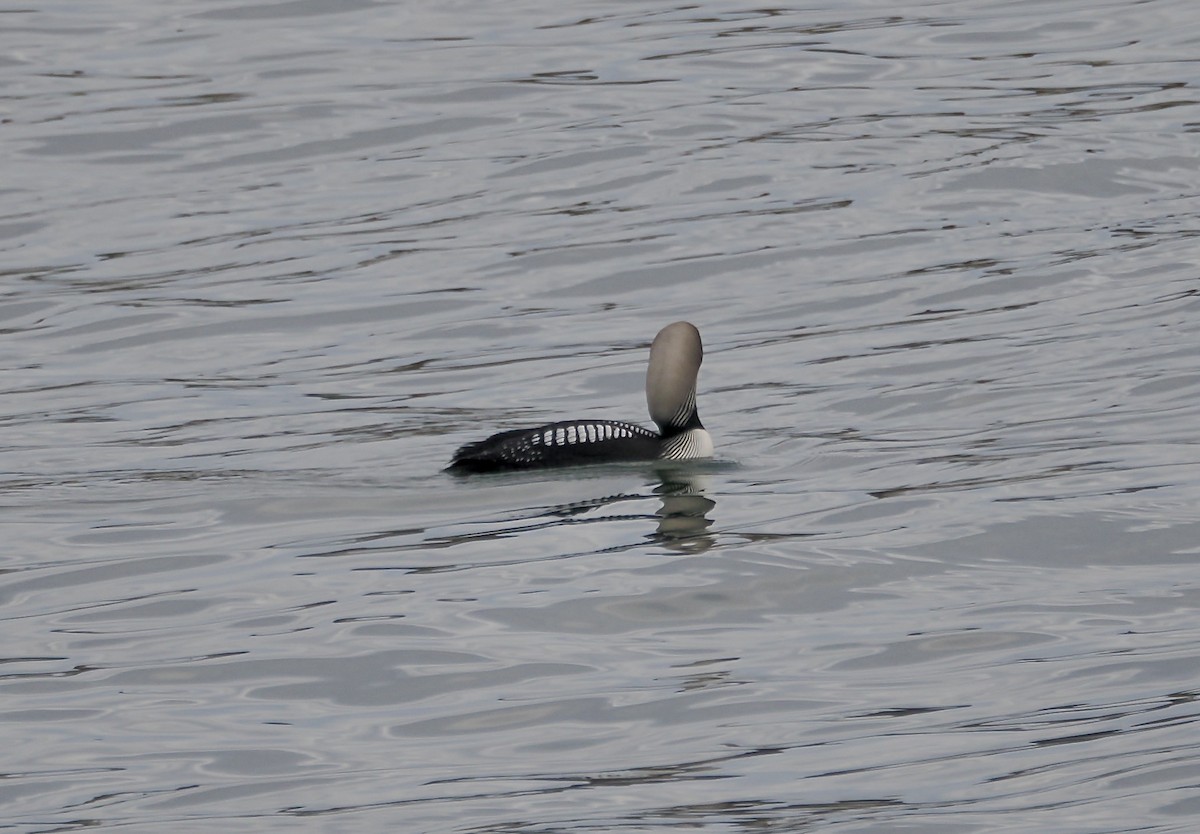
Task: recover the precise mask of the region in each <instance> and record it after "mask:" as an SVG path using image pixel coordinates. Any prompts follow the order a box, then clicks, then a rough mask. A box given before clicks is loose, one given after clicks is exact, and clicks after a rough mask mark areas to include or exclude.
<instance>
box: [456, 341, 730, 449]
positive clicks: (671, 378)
mask: <svg viewBox="0 0 1200 834" xmlns="http://www.w3.org/2000/svg"><path fill="white" fill-rule="evenodd" d="M703 359H704V348H703V346H702V345H701V343H700V331H699V330H697V329H696V327H695V326H694V325H692V324H689V323H688V322H686V321H677V322H675V323H674V324H669V325H667V326H666V327H664V328H663V329H662V330H660V331H659V332H658V335H657V336H655V337H654V344H652V345H651V346H650V365H649V367H648V368H647V369H646V404H647V405H648V406H649V408H650V417H651V419H653V420H654V422H655V423H656V424H657V425H658V429H659V430H658V431H657V432H654V431H651V430H649V429H646V428H643V427H642V426H639V425H637V424H635V423H626V422H622V421H620V420H567V421H564V422H559V423H549V424H547V425H544V426H538V427H537V428H532V429H515V430H513V431H505V432H500V433H499V434H494V435H492V436H491V437H489V438H487V439H486V440H480V441H477V442H475V443H468V444H467V445H466V446H463V447H462V448H461V449H459V450H458V451H457V452H455V453H454V459H453V460H452V461H451V462H450V469H451V471H457V472H491V471H496V470H502V469H538V468H543V467H549V466H572V465H575V464H583V463H604V462H609V461H639V460H659V459H662V460H690V459H693V458H707V457H712V453H713V442H712V437H710V436H709V434H708V432H707V431H706V430H705V428H704V426H703V425H702V424H701V422H700V417H699V415H698V414H697V413H696V375H697V374H698V373H699V372H700V363H701V362H702V361H703Z"/></svg>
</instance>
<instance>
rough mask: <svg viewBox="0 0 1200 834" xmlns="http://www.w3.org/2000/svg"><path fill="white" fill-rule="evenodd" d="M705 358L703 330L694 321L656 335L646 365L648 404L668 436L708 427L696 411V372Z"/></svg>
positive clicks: (677, 325) (670, 325)
mask: <svg viewBox="0 0 1200 834" xmlns="http://www.w3.org/2000/svg"><path fill="white" fill-rule="evenodd" d="M703 361H704V346H703V345H701V344H700V331H699V330H697V329H696V326H695V325H694V324H691V323H690V322H686V321H677V322H675V323H674V324H668V325H667V326H666V327H664V328H663V329H662V330H660V331H658V335H657V336H655V337H654V343H653V344H652V345H650V365H649V367H648V368H647V369H646V405H647V406H649V408H650V419H651V420H653V421H654V422H655V423H657V424H658V428H659V430H660V431H661V432H662V434H663V436H664V437H668V436H670V435H674V434H679V433H680V432H683V431H687V430H689V429H703V428H704V426H703V425H701V423H700V417H699V415H698V414H697V413H696V375H697V374H698V373H700V363H701V362H703Z"/></svg>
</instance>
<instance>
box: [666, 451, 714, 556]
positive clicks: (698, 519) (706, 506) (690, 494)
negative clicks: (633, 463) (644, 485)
mask: <svg viewBox="0 0 1200 834" xmlns="http://www.w3.org/2000/svg"><path fill="white" fill-rule="evenodd" d="M657 474H658V478H659V484H658V486H656V487H654V493H655V494H656V495H658V496H659V499H660V500H661V501H662V505H661V506H660V507H659V509H658V511H657V515H658V530H657V531H656V533H655V535H654V538H656V539H657V540H658V541H659V542H660V543H662V544H664V545H666V546H667V547H669V548H671V549H672V550H679V551H682V552H687V553H699V552H702V551H705V550H708V549H709V548H710V547H712V545H713V544H714V541H715V539H714V537H713V536H712V535H711V534H710V533H709V532H708V528H709V527H710V526H711V525H712V519H711V518H709V517H708V514H709V512H711V511H712V509H713V508H714V507H716V506H717V502H716V501H714V500H713V499H712V498H709V497H708V490H709V486H710V481H711V478H710V477H709V476H708V475H706V474H704V473H702V472H696V471H690V470H689V469H686V468H676V467H670V468H667V467H664V468H661V469H659V470H658V472H657Z"/></svg>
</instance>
